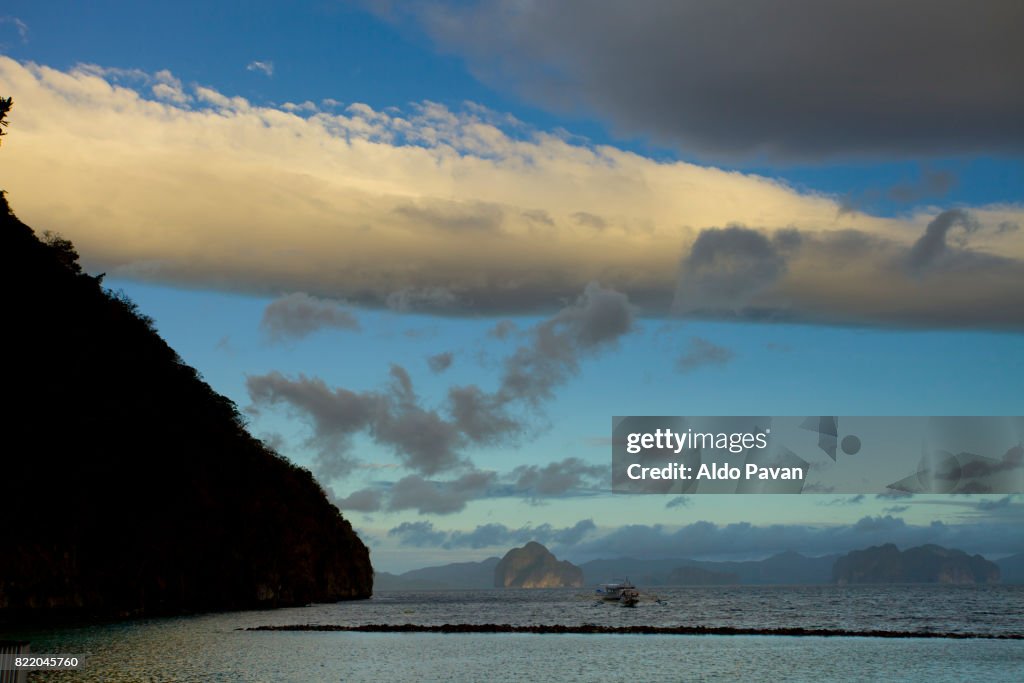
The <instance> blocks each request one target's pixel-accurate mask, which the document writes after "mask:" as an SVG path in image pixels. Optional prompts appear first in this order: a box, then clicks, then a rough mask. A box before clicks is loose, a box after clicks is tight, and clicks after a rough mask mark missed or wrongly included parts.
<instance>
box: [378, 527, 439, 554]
mask: <svg viewBox="0 0 1024 683" xmlns="http://www.w3.org/2000/svg"><path fill="white" fill-rule="evenodd" d="M447 537H448V534H446V533H445V532H443V531H438V530H436V529H435V528H434V525H433V524H432V523H431V522H402V523H401V524H399V525H398V526H396V527H393V528H391V529H388V538H397V539H398V542H399V543H400V544H401V545H408V546H413V547H415V548H423V547H429V546H439V545H441V544H442V543H444V540H445V539H446V538H447Z"/></svg>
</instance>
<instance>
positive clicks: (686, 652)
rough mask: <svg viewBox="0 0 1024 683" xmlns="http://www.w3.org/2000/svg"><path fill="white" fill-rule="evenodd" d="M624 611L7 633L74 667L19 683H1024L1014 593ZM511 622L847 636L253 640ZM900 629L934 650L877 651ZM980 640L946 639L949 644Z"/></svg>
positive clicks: (1018, 593) (341, 617) (977, 591)
mask: <svg viewBox="0 0 1024 683" xmlns="http://www.w3.org/2000/svg"><path fill="white" fill-rule="evenodd" d="M642 593H643V599H642V601H641V603H640V604H639V605H638V606H636V607H634V608H628V607H623V606H620V605H618V604H616V603H609V602H603V601H599V600H596V599H595V595H594V594H593V592H592V590H590V589H550V590H500V589H495V590H461V591H395V592H382V593H379V594H377V595H375V596H374V597H373V598H372V599H370V600H363V601H356V602H341V603H334V604H317V605H310V606H307V607H301V608H290V609H280V610H270V611H248V612H228V613H216V614H202V615H196V616H187V617H170V618H160V619H142V620H132V621H121V622H116V623H90V624H74V625H73V624H65V625H63V626H60V627H50V628H42V627H38V626H36V627H20V628H19V627H13V628H11V627H8V628H6V629H4V630H2V631H0V639H2V638H6V639H19V640H28V641H30V642H31V650H32V653H33V654H76V655H82V656H84V659H83V662H84V663H83V664H82V666H81V668H80V669H78V670H74V671H36V672H32V673H31V674H29V677H28V680H29V681H104V682H120V681H125V682H128V681H147V682H159V683H164V682H169V681H197V682H199V681H266V682H277V681H285V682H291V681H295V682H302V683H307V682H313V681H345V682H353V681H373V682H378V681H388V682H390V681H485V682H487V683H497V682H501V681H517V682H518V681H631V682H634V683H636V682H639V681H737V680H739V681H746V680H761V681H815V682H816V683H820V682H821V681H927V682H928V683H940V682H943V681H1014V682H1017V683H1020V682H1021V681H1024V640H1013V639H1000V638H995V637H993V636H1007V635H1020V634H1024V586H1011V585H1007V586H1000V585H993V586H938V585H898V586H698V587H685V588H659V589H656V590H652V591H642ZM368 624H384V625H402V624H416V625H424V626H439V625H443V624H477V625H479V624H509V625H515V626H536V625H564V626H581V625H586V624H596V625H601V626H658V627H677V626H688V627H689V626H705V627H711V628H720V627H731V628H735V629H741V630H750V631H765V632H767V631H770V630H772V629H792V628H803V629H811V630H828V631H839V632H843V633H847V634H851V635H842V636H837V635H832V636H787V635H769V634H767V633H765V634H761V633H753V634H749V635H634V634H549V633H545V634H536V633H389V632H336V631H317V630H289V631H273V630H267V631H257V630H247V629H252V628H257V627H265V626H312V627H316V626H332V625H333V626H360V625H368ZM874 631H899V632H912V633H916V634H941V635H943V637H937V638H936V637H930V638H929V637H900V638H883V637H873V636H867V635H856V634H862V633H863V634H867V633H869V632H874ZM956 634H959V635H967V634H971V635H974V636H984V637H976V638H974V637H972V638H953V637H945V636H950V635H956Z"/></svg>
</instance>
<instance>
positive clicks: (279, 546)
mask: <svg viewBox="0 0 1024 683" xmlns="http://www.w3.org/2000/svg"><path fill="white" fill-rule="evenodd" d="M0 266H2V267H0V272H2V273H3V280H2V287H3V291H4V294H5V315H4V320H5V325H6V329H7V332H8V333H7V334H6V335H5V338H6V341H7V344H8V345H9V347H8V348H9V351H8V355H7V363H6V368H5V375H4V387H5V389H6V391H7V396H8V399H9V401H8V405H9V407H8V408H7V414H6V416H5V424H6V428H5V444H4V448H3V451H2V455H0V472H2V475H0V476H2V482H3V486H2V488H3V507H4V513H3V519H4V521H3V525H2V539H3V547H2V549H0V620H16V619H25V618H30V617H47V616H48V615H57V614H72V615H100V616H117V617H123V616H140V615H147V616H148V615H156V614H175V613H182V612H194V611H204V610H224V609H243V608H263V607H280V606H288V605H303V604H307V603H309V602H320V601H335V600H342V599H353V598H366V597H369V596H370V594H371V592H372V590H373V568H372V566H371V564H370V557H369V551H368V550H367V548H366V546H365V545H364V544H363V543H362V541H361V540H360V539H359V537H358V536H357V535H356V533H355V532H354V531H353V529H352V526H351V524H350V523H349V522H348V521H346V520H345V519H344V518H343V517H342V516H341V514H340V513H339V511H338V509H337V508H336V507H335V506H334V505H332V504H331V503H330V502H329V501H328V499H327V497H326V495H325V494H324V491H323V490H322V489H321V488H320V486H319V485H318V484H317V482H316V481H315V480H314V479H313V477H312V475H311V474H310V473H309V472H308V471H307V470H305V469H302V468H300V467H297V466H295V465H293V464H292V463H290V462H289V461H288V460H286V459H284V458H283V457H281V456H279V455H278V454H277V453H275V452H273V451H272V450H271V449H270V448H268V447H267V446H266V445H265V444H263V443H262V442H260V441H259V440H257V439H255V438H253V437H252V436H250V434H249V433H248V431H247V430H246V428H245V419H244V418H243V417H242V416H241V414H240V413H239V412H238V410H237V409H236V407H235V406H234V404H232V402H231V401H229V400H228V399H227V398H225V397H223V396H221V395H219V394H217V393H216V392H214V391H213V390H212V389H211V388H210V386H209V385H207V384H206V382H204V381H203V379H202V377H201V376H200V375H199V373H197V372H196V371H195V370H194V369H193V368H191V367H189V366H188V365H187V364H186V363H185V362H184V361H183V360H182V359H181V358H180V357H179V356H178V354H177V353H175V352H174V350H173V349H171V348H170V347H169V346H168V345H167V344H166V343H165V342H164V340H163V339H161V338H160V336H159V335H158V334H157V331H156V329H155V327H154V325H153V321H152V320H151V319H149V318H147V317H146V316H145V315H144V314H143V313H142V312H140V311H139V310H138V308H137V307H136V306H135V304H134V303H133V302H131V301H130V300H129V299H127V298H126V297H125V296H123V295H122V294H119V293H116V292H110V291H107V290H105V289H104V288H103V287H102V277H103V276H102V275H100V276H96V277H94V276H91V275H88V274H86V273H85V272H83V271H82V269H81V267H80V266H79V264H78V254H77V253H76V251H75V248H74V246H73V245H72V244H71V242H69V241H67V240H65V239H61V238H60V237H58V236H55V235H51V234H44V236H43V239H40V238H38V237H37V236H36V235H35V233H34V232H33V231H32V230H31V229H30V228H29V227H28V226H26V225H25V224H23V223H22V222H21V221H19V220H18V219H17V217H15V215H14V214H13V213H12V212H11V210H10V208H9V206H8V204H7V200H6V198H5V197H3V196H2V195H0Z"/></svg>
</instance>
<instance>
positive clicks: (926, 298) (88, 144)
mask: <svg viewBox="0 0 1024 683" xmlns="http://www.w3.org/2000/svg"><path fill="white" fill-rule="evenodd" d="M159 73H160V74H161V75H157V74H147V73H144V72H141V71H138V70H131V69H129V70H117V69H108V68H103V67H98V66H90V65H83V66H80V67H77V68H75V69H72V70H70V71H60V70H56V69H51V68H47V67H43V66H38V65H35V64H22V63H19V62H17V61H14V60H11V59H9V58H7V57H0V91H3V92H12V93H17V98H16V99H17V106H16V107H15V110H14V112H12V126H11V129H10V130H11V135H10V137H9V138H8V141H9V143H10V144H5V149H4V156H5V160H4V168H5V169H7V175H6V176H5V178H4V185H5V188H6V189H7V190H8V191H9V196H10V199H11V201H12V203H13V205H14V207H15V209H16V210H17V212H18V215H19V216H20V217H21V218H22V219H23V220H25V221H26V222H27V223H29V224H31V225H33V226H34V227H35V228H36V229H38V230H46V229H54V230H59V231H61V232H62V233H63V234H64V235H65V236H67V237H68V238H69V239H72V240H73V241H74V242H75V245H76V247H78V250H79V252H80V253H81V254H82V258H83V263H84V264H85V266H86V267H87V268H88V269H90V270H92V271H95V272H106V273H108V275H109V276H111V277H121V278H128V279H135V280H144V281H155V282H162V283H171V284H174V285H179V286H189V287H204V288H213V289H223V290H230V291H245V292H250V293H255V294H259V295H262V296H267V295H270V296H276V295H278V294H279V293H281V292H305V293H307V294H308V295H309V296H314V297H318V298H322V299H330V300H343V301H347V302H349V303H350V304H352V305H357V306H364V305H365V306H381V307H383V306H389V307H391V308H393V309H395V310H399V311H423V312H434V313H445V314H459V315H466V314H473V315H476V314H483V315H501V314H506V313H507V314H518V313H524V312H531V313H538V314H547V313H549V312H550V311H551V310H552V307H553V306H554V305H557V303H558V302H564V301H572V300H574V299H575V298H576V297H577V296H578V295H579V292H580V291H582V290H583V289H584V287H585V286H586V285H587V283H589V282H600V283H601V284H602V285H603V286H604V287H606V288H609V289H614V290H615V291H617V292H620V293H622V294H624V295H626V296H628V297H629V300H630V301H631V302H632V303H633V304H634V305H635V306H637V307H638V308H639V309H640V310H641V311H642V312H643V313H644V314H647V315H663V314H665V313H666V312H667V311H668V309H669V307H670V305H671V304H672V302H673V300H675V302H676V305H677V307H678V308H679V310H680V311H681V312H685V313H686V314H687V315H702V313H701V312H702V311H711V312H712V314H714V315H718V314H719V313H721V312H723V311H724V312H726V313H729V314H731V315H741V314H745V313H744V312H747V313H749V312H750V311H751V310H754V309H757V310H760V311H761V313H762V314H763V315H768V314H771V313H773V312H775V313H778V314H779V315H780V316H781V317H785V318H786V319H796V320H806V321H809V322H829V323H844V324H845V323H867V324H895V325H932V326H942V327H952V326H982V327H985V326H990V327H1005V326H1007V325H1008V324H1013V325H1016V326H1020V325H1021V321H1020V317H1021V316H1020V315H1019V314H1016V313H1013V311H1019V310H1021V307H1020V306H1018V305H1016V304H1019V303H1020V300H1019V296H1020V295H1017V294H1014V293H1013V289H1014V286H1015V284H1016V283H1017V282H1019V277H1020V263H1021V261H1022V259H1024V232H1022V231H1019V230H1018V231H1003V232H1000V231H999V230H998V229H997V228H996V227H995V226H999V225H1003V224H1006V225H1018V224H1021V223H1024V209H1022V208H1021V207H1020V206H1011V205H1007V206H988V207H974V208H967V207H965V208H964V210H965V211H969V212H970V215H971V216H972V218H973V219H974V220H976V221H977V222H978V223H979V224H980V225H981V226H983V228H982V229H981V230H979V231H976V232H974V233H971V235H970V244H969V248H967V247H965V246H962V245H959V244H955V243H950V244H949V245H948V246H947V250H948V252H949V253H951V254H954V255H957V254H960V253H961V252H965V251H967V252H969V253H970V254H971V255H973V257H978V256H996V255H998V259H1002V260H1001V261H998V264H994V262H983V261H984V259H979V258H972V259H971V260H970V262H969V264H968V262H967V261H966V260H964V261H962V262H959V261H958V263H959V264H960V265H958V266H957V271H956V272H955V273H953V276H952V277H948V276H946V275H944V276H943V277H930V278H924V279H922V278H921V277H920V276H917V277H910V276H909V275H908V274H907V273H906V272H905V270H904V269H901V268H896V267H894V265H893V263H894V261H893V259H898V258H899V257H901V256H903V257H905V255H906V251H907V250H908V249H909V248H910V247H911V246H912V244H913V241H914V240H915V239H916V238H917V237H918V236H919V235H921V234H922V233H924V231H925V227H926V226H927V225H928V223H929V222H931V221H933V220H934V219H935V218H936V215H937V214H936V212H935V211H934V210H932V211H920V212H916V213H914V214H912V215H909V216H906V217H900V218H880V217H876V216H870V215H865V214H862V213H857V214H854V215H843V216H841V217H837V215H838V213H839V206H840V203H839V200H838V199H836V198H833V197H828V196H824V195H821V194H817V193H813V192H806V191H799V190H797V189H794V188H793V187H790V186H788V185H786V184H785V183H783V182H779V181H776V180H773V179H770V178H765V177H762V176H757V175H752V174H743V173H737V172H727V171H723V170H721V169H717V168H710V167H702V166H699V165H696V164H691V163H685V162H661V161H657V160H654V159H650V158H646V157H643V156H641V155H638V154H635V153H632V152H627V151H623V150H620V149H616V148H614V147H610V146H596V145H589V144H586V143H583V142H573V141H571V140H568V139H566V138H565V137H564V136H559V135H553V134H549V133H546V132H543V131H537V130H533V129H530V128H528V127H524V126H522V125H521V124H517V123H512V122H509V121H508V120H507V117H503V116H502V115H500V114H496V113H494V112H488V111H487V110H484V109H482V108H480V107H476V106H469V105H467V106H466V107H465V108H464V109H462V110H459V111H452V110H449V109H447V108H445V107H443V106H441V105H438V104H435V103H431V102H422V103H416V104H413V105H410V106H409V107H407V109H406V110H403V111H395V110H382V111H378V110H374V109H372V108H371V107H369V106H367V105H365V104H359V103H353V104H349V105H348V106H347V107H345V108H344V109H342V110H337V111H335V110H331V111H330V112H325V111H308V110H305V109H296V110H295V111H288V110H286V109H285V108H283V107H282V108H275V107H270V106H259V105H255V104H253V103H251V102H249V101H248V100H246V99H244V98H241V97H235V96H230V95H229V94H223V93H220V92H218V91H216V90H214V89H212V88H210V87H206V86H199V85H179V84H178V82H177V81H176V80H175V79H174V77H173V75H170V74H167V73H165V72H159ZM157 86H165V87H159V88H157ZM153 88H157V90H156V92H154V91H153ZM82 121H88V122H89V125H87V126H83V125H81V122H82ZM126 141H127V142H126ZM583 213H585V214H588V215H590V216H596V217H600V219H601V220H602V221H603V222H604V227H603V228H601V229H595V228H594V227H593V226H592V225H585V224H581V223H580V214H583ZM281 226H288V228H289V229H288V230H283V229H282V228H281ZM723 226H724V227H723ZM730 226H732V227H734V228H736V229H735V230H733V229H732V228H731V227H730ZM741 226H746V227H741ZM743 230H746V231H749V232H742V231H743ZM955 232H957V233H958V232H959V231H955ZM793 234H799V235H800V236H801V237H802V242H801V243H800V244H799V245H793V244H791V243H790V242H789V241H787V238H786V237H785V236H786V235H793ZM754 235H760V236H761V238H762V240H758V239H757V238H756V237H755V236H754ZM851 235H855V236H857V237H858V239H857V240H853V239H851V238H850V237H849V236H851ZM844 239H845V240H846V242H844ZM844 245H852V246H854V247H856V249H855V250H853V251H851V252H849V253H847V252H844V251H843V246H844ZM694 249H696V250H697V254H696V255H695V256H692V258H691V252H692V251H693V250H694ZM717 265H722V266H723V267H724V268H725V269H726V271H725V273H726V274H725V275H720V276H719V275H716V267H717ZM747 267H749V268H750V269H751V271H752V273H751V274H747V273H746V272H745V268H747ZM687 268H690V270H689V271H688V270H687ZM947 270H948V269H947ZM929 272H931V271H929ZM1015 278H1016V279H1015ZM1016 289H1019V288H1016ZM704 295H706V296H708V297H709V300H708V301H702V300H700V299H699V297H700V296H704ZM1015 296H1016V297H1017V298H1014V297H1015ZM748 317H749V316H748ZM1008 321H1009V322H1008Z"/></svg>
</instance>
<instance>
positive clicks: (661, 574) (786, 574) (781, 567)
mask: <svg viewBox="0 0 1024 683" xmlns="http://www.w3.org/2000/svg"><path fill="white" fill-rule="evenodd" d="M891 547H892V548H895V546H891ZM921 548H925V549H926V550H925V551H921ZM928 549H931V550H928ZM870 550H872V549H871V548H868V549H865V550H861V551H854V552H853V553H849V554H847V555H824V556H821V557H808V556H806V555H802V554H800V553H797V552H793V551H785V552H781V553H777V554H775V555H772V556H770V557H767V558H765V559H763V560H745V561H721V562H716V561H701V560H691V559H687V558H678V559H672V558H668V559H666V558H660V559H653V560H641V559H636V558H616V559H598V560H590V561H587V562H583V563H581V564H580V565H579V568H580V569H581V570H582V572H583V579H582V585H597V584H600V583H605V582H607V581H611V580H613V579H620V578H629V579H630V580H631V581H633V583H635V584H637V585H639V586H642V587H647V588H649V587H654V586H697V585H815V584H818V585H822V584H832V583H836V582H841V583H851V582H852V583H857V582H861V581H859V580H855V581H851V580H850V578H849V577H847V578H845V579H842V575H840V576H836V575H834V574H833V570H834V568H835V567H837V566H838V563H839V561H840V560H841V559H844V558H848V557H850V555H854V556H855V557H858V556H857V555H856V553H864V552H867V551H870ZM897 552H899V551H897ZM904 552H905V553H909V555H908V557H909V558H917V559H912V562H911V566H914V567H917V569H916V570H914V571H911V572H910V574H906V573H896V574H892V575H891V578H888V579H886V581H889V582H892V583H903V582H916V581H920V580H922V579H920V578H916V579H915V578H913V577H914V576H915V575H916V576H918V577H920V576H922V575H921V574H915V572H916V571H923V572H925V573H924V574H923V576H926V577H927V576H934V577H936V578H935V580H934V582H939V583H942V582H957V581H956V580H954V579H956V578H957V577H959V582H971V581H968V580H967V579H966V576H967V574H965V573H964V570H963V569H956V567H973V569H971V570H970V571H971V572H977V573H976V574H974V573H972V574H970V576H972V577H974V578H973V582H975V583H979V582H994V581H999V580H1002V581H1003V582H1006V583H1024V553H1021V554H1018V555H1013V556H1010V557H1006V558H1003V559H1001V560H999V561H998V562H995V563H992V562H989V561H988V560H985V559H984V558H982V557H981V556H980V555H976V556H973V557H972V556H968V555H967V554H966V553H963V552H962V551H959V550H950V549H946V548H942V547H940V546H921V547H920V548H911V549H908V550H907V551H904ZM964 558H967V564H963V565H961V563H962V562H964ZM497 563H498V558H494V557H492V558H489V559H487V560H485V561H484V562H461V563H457V564H451V565H443V566H438V567H427V568H425V569H418V570H413V571H411V572H406V573H404V574H401V575H400V576H398V577H394V578H395V579H397V581H394V582H393V581H392V576H393V575H382V574H378V581H379V588H380V589H381V590H398V589H404V590H416V589H417V586H416V585H414V582H417V581H418V582H421V583H420V586H419V587H426V584H425V583H423V582H430V586H429V587H430V588H437V589H450V588H486V587H489V586H491V585H493V584H491V583H487V578H486V577H487V576H488V572H492V573H493V569H494V566H495V565H496V564H497ZM915 563H916V564H915ZM843 566H846V565H843ZM993 569H995V572H996V573H993ZM845 571H846V570H845V569H843V570H841V572H845ZM943 577H947V578H946V579H944V578H943ZM924 580H927V581H932V579H924ZM875 582H882V581H875Z"/></svg>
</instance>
